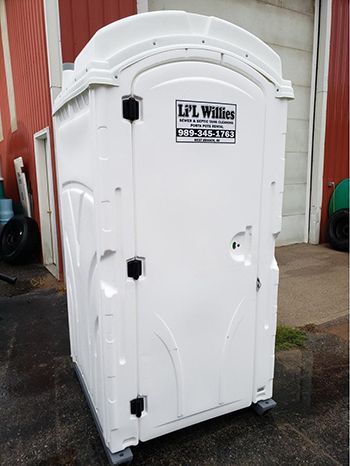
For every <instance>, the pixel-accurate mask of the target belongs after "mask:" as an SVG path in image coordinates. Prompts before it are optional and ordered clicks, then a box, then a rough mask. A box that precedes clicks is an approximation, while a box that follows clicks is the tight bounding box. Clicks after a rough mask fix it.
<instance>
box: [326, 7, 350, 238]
mask: <svg viewBox="0 0 350 466" xmlns="http://www.w3.org/2000/svg"><path fill="white" fill-rule="evenodd" d="M348 177H349V0H333V1H332V23H331V42H330V56H329V75H328V97H327V119H326V140H325V155H324V171H323V198H322V213H321V236H320V241H321V242H324V241H326V240H327V234H326V232H327V219H328V204H329V199H330V196H331V194H332V192H333V189H332V188H331V187H328V183H329V182H332V181H333V182H335V184H337V183H339V182H340V181H341V180H342V179H344V178H348Z"/></svg>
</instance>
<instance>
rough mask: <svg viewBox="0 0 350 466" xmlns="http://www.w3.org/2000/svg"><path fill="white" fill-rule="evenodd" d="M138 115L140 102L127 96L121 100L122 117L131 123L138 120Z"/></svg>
mask: <svg viewBox="0 0 350 466" xmlns="http://www.w3.org/2000/svg"><path fill="white" fill-rule="evenodd" d="M139 116H140V104H139V101H138V100H136V99H134V97H129V98H127V99H124V100H123V118H125V119H126V120H129V121H130V122H131V123H132V122H133V121H134V120H138V119H139Z"/></svg>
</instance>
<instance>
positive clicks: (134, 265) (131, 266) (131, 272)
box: [127, 257, 142, 280]
mask: <svg viewBox="0 0 350 466" xmlns="http://www.w3.org/2000/svg"><path fill="white" fill-rule="evenodd" d="M127 266H128V277H129V278H133V279H134V280H138V279H139V278H140V276H141V275H142V260H140V259H137V258H136V257H134V258H133V259H130V260H128V261H127Z"/></svg>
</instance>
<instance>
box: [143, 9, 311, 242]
mask: <svg viewBox="0 0 350 466" xmlns="http://www.w3.org/2000/svg"><path fill="white" fill-rule="evenodd" d="M148 4H149V11H153V10H162V9H170V10H171V9H172V10H174V9H176V10H186V11H190V12H194V13H201V14H205V15H209V16H217V17H219V18H223V19H226V20H228V21H231V22H232V23H234V24H237V25H238V26H241V27H242V28H244V29H246V30H248V31H249V32H251V33H253V34H255V35H256V36H258V37H259V38H260V39H261V40H263V41H264V42H266V43H267V44H269V45H270V46H271V47H272V48H273V49H274V50H275V51H276V52H277V53H278V54H279V56H280V57H281V60H282V67H283V74H284V75H285V76H287V77H288V79H291V81H292V83H293V88H294V92H295V100H294V101H292V102H290V104H289V106H288V131H287V141H286V171H285V185H284V202H283V221H282V231H281V234H280V236H279V238H278V244H279V245H281V244H288V243H295V242H302V241H304V239H305V238H304V231H305V221H306V215H307V212H306V208H307V207H306V199H307V192H306V187H307V157H308V132H309V109H310V92H311V68H312V48H313V27H314V1H313V0H261V1H257V0H215V1H213V0H149V2H148Z"/></svg>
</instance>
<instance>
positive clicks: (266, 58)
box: [55, 11, 293, 110]
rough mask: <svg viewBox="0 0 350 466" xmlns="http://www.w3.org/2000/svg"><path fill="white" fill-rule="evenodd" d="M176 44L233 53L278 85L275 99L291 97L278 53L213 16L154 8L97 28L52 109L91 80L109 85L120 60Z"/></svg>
mask: <svg viewBox="0 0 350 466" xmlns="http://www.w3.org/2000/svg"><path fill="white" fill-rule="evenodd" d="M181 47H197V48H199V47H200V48H202V49H205V48H207V49H211V50H213V49H215V50H219V51H220V52H223V53H230V54H234V55H235V56H238V57H240V58H241V59H242V60H243V61H245V62H246V63H248V64H249V65H250V66H252V67H254V68H255V69H257V70H258V71H259V72H260V73H262V74H264V75H265V76H266V77H267V79H270V80H271V81H273V82H275V84H276V86H279V87H281V89H280V90H281V92H280V97H286V98H293V90H292V88H291V83H290V82H289V81H285V80H283V78H282V67H281V60H280V57H279V56H278V55H277V53H276V52H274V50H272V49H271V48H270V47H269V46H268V45H266V44H265V43H264V42H263V41H261V40H260V39H258V38H257V37H256V36H254V35H253V34H251V33H249V32H248V31H246V30H244V29H242V28H240V27H238V26H236V25H234V24H232V23H230V22H228V21H224V20H222V19H219V18H215V17H212V16H211V17H209V16H203V15H198V14H193V13H187V12H185V11H157V12H151V13H144V14H139V15H134V16H129V17H127V18H124V19H122V20H119V21H116V22H115V23H111V24H109V25H108V26H105V27H103V28H102V29H100V30H99V31H97V33H96V34H95V35H94V36H93V37H92V39H91V40H90V41H89V43H88V44H87V45H86V46H85V47H84V49H83V50H82V51H81V52H80V54H79V55H78V57H77V58H76V61H75V64H74V71H73V72H72V73H70V76H68V75H67V78H68V79H65V83H64V85H63V86H62V92H61V94H60V95H59V96H58V98H57V100H56V102H55V107H56V110H57V109H58V108H59V107H61V106H62V105H63V104H64V103H65V102H66V101H67V100H69V98H71V97H72V96H74V95H77V93H79V91H81V89H82V88H84V87H86V86H88V85H89V84H91V83H92V82H94V80H96V81H95V82H100V83H104V84H108V79H109V78H108V72H111V71H112V70H116V69H118V68H120V67H122V66H123V64H125V63H128V64H130V62H132V61H133V60H135V61H136V60H138V59H140V58H142V57H144V56H147V55H148V54H154V53H156V52H157V51H161V50H165V49H169V48H181ZM109 84H111V85H115V83H113V82H110V83H109Z"/></svg>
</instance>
